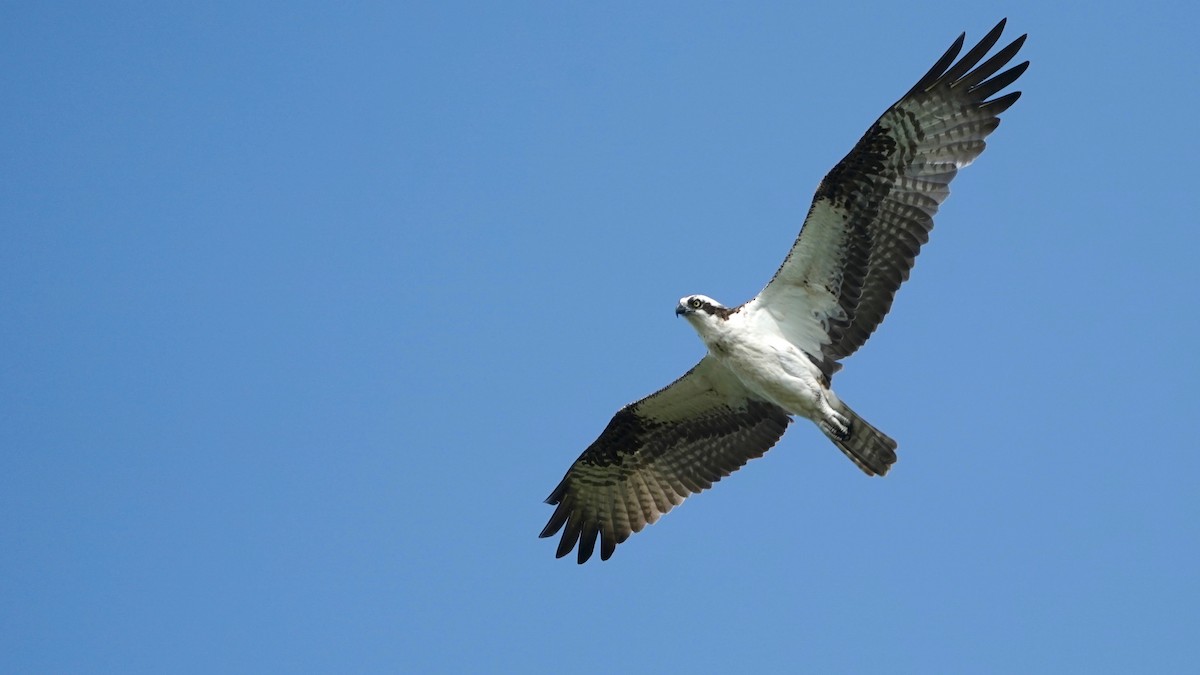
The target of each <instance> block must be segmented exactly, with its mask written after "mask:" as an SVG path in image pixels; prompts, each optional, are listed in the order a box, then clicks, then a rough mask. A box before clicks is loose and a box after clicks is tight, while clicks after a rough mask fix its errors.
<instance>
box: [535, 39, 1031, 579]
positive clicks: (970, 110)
mask: <svg viewBox="0 0 1200 675" xmlns="http://www.w3.org/2000/svg"><path fill="white" fill-rule="evenodd" d="M1004 23H1005V22H1004V21H1001V22H1000V23H999V24H997V25H996V27H995V28H993V29H992V30H991V32H989V33H988V34H987V35H986V36H985V37H984V38H983V40H981V41H980V42H979V44H977V45H976V46H975V47H974V48H973V49H971V50H970V51H969V52H967V53H966V54H965V55H964V56H963V57H962V58H961V59H959V60H958V61H957V62H955V58H956V57H957V56H958V54H959V52H960V51H961V50H962V47H963V40H964V38H965V37H966V36H965V34H963V35H959V37H958V39H957V40H955V42H954V44H953V45H951V47H950V49H948V50H947V51H946V53H945V54H943V55H942V57H941V58H940V59H938V60H937V63H935V64H934V65H933V67H932V68H930V69H929V72H927V73H926V74H925V76H924V77H922V78H921V79H920V80H919V81H918V82H917V84H916V85H915V86H913V88H912V89H910V90H909V91H908V93H907V94H905V95H904V96H903V97H902V98H901V99H900V100H899V101H897V102H896V103H895V104H894V105H892V107H890V108H888V109H887V111H886V112H884V113H883V116H881V117H880V118H879V119H878V120H877V121H876V122H875V124H874V125H872V126H871V128H870V129H868V130H867V133H866V134H865V135H864V136H863V137H862V138H861V139H860V140H859V141H858V144H857V145H855V146H854V149H853V150H851V151H850V154H848V155H846V157H845V158H844V159H842V161H841V162H839V163H838V164H837V166H835V167H833V170H832V171H830V172H829V173H828V174H827V175H826V176H825V178H824V179H823V180H822V181H821V183H820V185H819V186H818V187H817V191H816V195H815V196H814V198H813V203H812V206H811V207H810V208H809V210H808V216H807V217H806V218H805V219H804V225H803V227H801V229H800V235H799V236H798V237H797V238H796V242H795V244H793V245H792V249H791V251H790V252H789V253H788V255H787V258H786V259H784V261H783V265H782V266H780V268H779V270H778V271H777V272H776V273H775V276H774V277H773V278H772V279H771V281H770V282H769V283H768V284H767V285H766V287H765V288H764V289H763V290H762V292H760V293H759V294H758V295H757V296H756V297H755V298H754V299H752V300H750V301H749V302H747V303H745V304H743V305H739V306H737V307H733V308H727V307H725V306H724V305H722V304H721V303H719V302H717V301H716V300H713V299H712V298H709V297H706V296H703V295H689V296H687V297H685V298H682V299H681V300H680V301H679V304H678V305H677V306H676V308H675V313H676V314H677V315H679V316H682V317H684V318H685V319H687V321H688V323H690V324H691V325H692V327H693V328H695V329H696V332H697V333H699V334H700V339H701V340H703V341H704V345H705V346H706V347H707V348H708V353H707V354H706V355H705V356H704V358H702V359H700V362H699V363H698V364H696V366H695V367H693V368H692V369H691V370H690V371H688V372H687V374H685V375H684V376H683V377H681V378H679V379H678V380H676V381H675V382H673V383H672V384H670V385H669V386H667V387H666V388H664V389H662V390H660V391H658V392H657V393H654V394H651V395H650V396H648V397H646V398H644V399H642V400H640V401H638V402H636V403H631V404H630V405H627V406H625V407H624V408H622V409H621V410H619V411H618V412H617V414H616V415H614V416H613V418H612V421H611V422H609V423H608V426H607V427H606V428H605V429H604V431H603V433H601V434H600V437H599V438H597V439H596V441H595V442H594V443H592V444H591V445H590V446H588V448H587V450H584V452H583V454H582V455H580V457H579V459H577V460H576V461H575V463H574V464H573V465H571V468H570V469H569V470H568V471H567V474H566V476H565V477H563V479H562V482H560V483H559V484H558V487H556V488H554V491H553V492H552V493H550V497H549V498H547V499H546V502H547V503H548V504H552V505H555V506H556V508H555V509H554V514H553V515H551V516H550V522H548V523H547V524H546V527H545V528H544V529H543V530H542V532H541V535H540V536H542V537H551V536H554V535H555V534H556V533H557V532H558V531H559V530H563V535H562V539H561V541H560V542H559V544H558V551H557V556H558V557H559V558H561V557H563V556H565V555H566V554H568V553H570V551H571V549H573V548H575V546H576V545H578V547H579V553H578V561H579V562H580V563H583V562H586V561H587V560H588V558H590V557H591V556H592V553H593V551H594V550H595V547H596V539H597V537H599V539H600V557H601V559H604V560H607V559H608V558H609V557H610V556H612V554H613V551H614V550H616V547H617V544H619V543H621V542H623V541H625V540H626V539H628V538H629V535H631V534H633V533H634V532H639V531H641V530H642V528H644V527H645V526H646V525H648V524H650V523H653V522H655V521H656V520H658V518H659V517H660V516H662V515H663V514H665V513H666V512H668V511H670V510H671V508H672V507H673V506H676V505H678V504H680V503H681V502H683V500H684V499H685V498H687V496H688V495H690V494H692V493H697V492H700V491H701V490H705V489H707V488H709V487H712V484H713V483H715V482H717V481H719V480H720V479H721V478H722V477H724V476H728V475H729V474H731V473H733V472H734V471H736V470H737V469H738V468H740V467H741V466H742V465H744V464H745V463H746V462H748V461H749V460H751V459H754V458H756V457H761V456H762V455H763V454H764V453H766V451H767V450H768V449H770V448H771V446H773V445H775V443H776V442H777V441H778V440H779V438H780V437H781V436H783V432H784V431H785V430H786V429H787V426H788V424H789V423H790V422H791V416H792V415H799V416H800V417H804V418H807V419H809V420H812V421H813V422H815V423H816V425H817V426H818V427H819V428H820V429H821V431H822V432H824V434H825V435H826V436H827V437H828V438H829V440H831V441H833V444H834V445H835V446H837V448H838V449H839V450H841V451H842V452H843V453H845V454H846V456H847V457H849V458H850V459H851V460H852V461H853V462H854V463H855V464H856V465H857V466H858V468H860V469H862V470H863V471H864V472H865V473H867V474H868V475H871V476H882V475H884V474H886V473H887V471H888V469H889V468H890V467H891V465H892V464H893V463H895V461H896V441H894V440H892V439H891V438H889V437H888V436H887V435H886V434H884V433H883V432H881V431H880V430H878V429H876V428H875V427H873V426H871V425H870V424H869V423H868V422H867V421H866V420H864V419H863V418H862V417H859V415H858V414H857V413H855V412H854V411H853V410H851V409H850V407H849V406H847V405H846V404H845V403H843V402H842V401H841V399H839V398H838V397H837V395H836V394H834V393H833V390H832V389H830V380H831V379H832V377H833V374H834V373H835V372H837V371H838V369H839V368H841V364H840V363H839V361H841V360H842V359H844V358H846V357H847V356H849V355H851V354H853V353H854V352H855V350H857V349H858V348H859V347H861V346H862V345H863V343H864V342H866V341H867V338H868V337H870V335H871V333H872V332H874V330H875V329H876V327H878V326H879V323H880V322H881V321H882V320H883V317H884V315H885V314H887V312H888V309H889V308H890V307H891V305H892V298H893V297H894V296H895V294H896V290H897V289H898V288H899V287H900V284H901V283H902V282H903V281H904V280H905V279H907V278H908V274H909V270H911V269H912V266H913V262H914V260H915V259H916V256H917V253H918V252H919V251H920V249H921V245H922V244H924V243H925V242H926V241H927V240H928V239H929V232H930V230H931V229H932V228H933V216H934V214H936V213H937V210H938V206H939V205H940V204H941V203H942V202H943V201H944V200H945V199H946V197H947V196H949V194H950V190H949V187H948V186H949V184H950V181H951V180H953V178H954V176H955V174H956V173H957V172H958V170H959V169H960V168H962V167H964V166H967V165H968V164H970V163H971V162H972V161H974V160H975V158H976V157H978V156H979V154H980V153H981V152H983V148H984V138H986V137H987V135H988V134H990V133H991V132H992V131H994V130H995V129H996V127H997V126H998V125H999V124H1000V119H999V117H998V115H999V114H1000V113H1002V112H1004V111H1005V110H1007V109H1008V108H1009V106H1011V105H1012V104H1013V103H1015V102H1016V101H1017V99H1018V98H1019V97H1020V95H1021V92H1019V91H1014V92H1011V93H1007V94H1004V95H1003V96H998V97H996V98H992V96H993V95H995V94H996V93H997V92H999V91H1000V90H1002V89H1004V88H1005V87H1007V86H1008V85H1010V84H1012V83H1013V81H1015V80H1016V79H1017V78H1018V77H1020V76H1021V74H1022V73H1024V72H1025V69H1026V68H1027V67H1028V66H1029V62H1028V61H1025V62H1023V63H1020V64H1018V65H1016V66H1013V67H1012V68H1009V69H1008V70H1005V71H1004V72H1002V73H1000V74H998V75H997V74H996V73H997V72H998V71H999V70H1000V69H1001V68H1004V67H1005V66H1007V65H1008V63H1009V62H1010V61H1011V60H1012V58H1013V57H1014V56H1015V55H1016V53H1017V51H1018V50H1020V48H1021V45H1022V44H1023V43H1024V42H1025V36H1024V35H1022V36H1021V37H1019V38H1017V39H1016V40H1014V41H1013V42H1012V43H1010V44H1009V45H1008V46H1006V47H1004V48H1003V49H1001V50H999V51H998V52H996V54H995V55H994V56H992V57H991V58H989V59H987V60H986V61H983V62H982V63H980V61H981V60H982V59H983V57H984V55H986V54H987V53H988V51H989V50H991V48H992V47H993V46H994V45H995V44H996V42H997V40H999V39H1000V33H1001V32H1002V31H1003V30H1004Z"/></svg>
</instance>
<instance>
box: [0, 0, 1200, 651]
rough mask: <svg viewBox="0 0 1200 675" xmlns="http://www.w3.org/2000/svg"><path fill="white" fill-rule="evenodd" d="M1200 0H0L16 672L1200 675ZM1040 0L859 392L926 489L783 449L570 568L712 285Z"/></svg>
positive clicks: (900, 467) (3, 321)
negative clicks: (911, 95) (582, 527)
mask: <svg viewBox="0 0 1200 675" xmlns="http://www.w3.org/2000/svg"><path fill="white" fill-rule="evenodd" d="M1185 4H1186V3H1161V4H1156V3H1120V4H1106V3H1103V2H1102V3H1095V2H1073V3H1043V2H1010V3H1001V4H997V3H977V2H962V3H950V4H947V3H934V2H916V3H913V2H905V3H890V4H886V5H885V4H877V3H861V4H860V3H852V2H845V3H769V4H760V3H736V4H735V3H696V2H687V3H646V2H637V3H604V4H591V5H583V4H564V3H550V2H545V3H480V4H453V3H401V4H400V5H399V6H397V5H396V4H394V3H381V4H374V5H373V4H355V5H353V6H338V5H335V4H333V3H330V4H328V5H321V4H301V3H279V4H267V3H256V4H253V5H252V6H251V5H248V4H242V3H206V4H203V5H199V6H191V7H189V6H179V7H174V8H168V7H165V6H161V5H159V4H156V3H145V4H138V3H121V4H117V3H111V4H108V3H106V5H107V6H103V7H102V6H100V4H99V3H81V4H78V5H69V4H66V3H25V4H24V5H21V4H16V3H10V4H6V5H5V6H4V8H3V9H0V91H2V92H3V101H4V104H3V105H2V106H0V128H2V129H3V132H0V218H2V220H3V228H2V237H3V238H2V239H0V354H2V355H3V356H2V357H0V364H2V372H0V415H2V417H3V420H2V423H0V670H4V671H6V672H104V671H108V672H122V673H130V672H319V671H323V672H344V671H358V672H364V671H375V672H379V671H390V672H397V671H409V672H435V671H458V672H481V671H499V670H510V671H512V672H610V671H614V670H621V671H626V672H666V671H676V670H684V669H686V670H695V671H701V672H783V671H789V672H792V671H797V670H801V671H809V672H825V673H832V672H880V671H890V672H1066V671H1073V672H1172V671H1173V672H1179V671H1183V670H1186V669H1188V668H1189V667H1195V665H1196V657H1195V653H1194V650H1192V649H1191V645H1192V644H1193V643H1194V642H1195V639H1196V635H1197V634H1198V630H1200V609H1198V607H1197V599H1198V597H1200V576H1198V573H1197V561H1198V560H1200V526H1198V525H1197V521H1198V517H1200V498H1198V496H1197V474H1198V472H1200V444H1198V443H1197V434H1196V425H1197V418H1198V416H1200V405H1198V403H1200V399H1198V397H1197V394H1196V390H1195V380H1196V378H1197V375H1198V368H1197V365H1198V364H1197V356H1196V345H1198V344H1200V330H1198V327H1197V319H1196V309H1197V300H1196V295H1195V293H1196V289H1197V286H1198V282H1200V273H1198V272H1197V269H1196V267H1195V262H1196V251H1197V249H1198V247H1200V235H1198V234H1197V220H1198V218H1197V213H1198V212H1200V208H1198V207H1200V203H1198V202H1200V200H1198V198H1197V191H1196V178H1197V175H1198V174H1197V156H1198V153H1197V151H1198V150H1200V147H1198V145H1200V144H1198V143H1197V132H1196V126H1197V125H1196V119H1197V110H1198V108H1200V95H1198V94H1197V86H1196V85H1197V73H1198V72H1200V52H1198V50H1197V47H1196V41H1195V34H1194V28H1195V26H1196V25H1197V21H1198V20H1200V16H1198V15H1197V11H1196V10H1195V8H1194V6H1192V7H1189V8H1186V9H1184V8H1183V7H1184V6H1185ZM1168 7H1176V8H1172V9H1168ZM1004 15H1007V16H1008V17H1009V29H1008V34H1009V36H1010V37H1016V36H1017V35H1019V34H1020V33H1022V32H1028V33H1029V34H1030V38H1029V42H1028V43H1027V45H1026V47H1025V49H1024V50H1023V52H1022V57H1023V58H1028V59H1030V60H1032V62H1033V65H1032V67H1031V68H1030V69H1029V71H1028V73H1027V74H1026V75H1025V76H1024V77H1022V79H1021V80H1020V81H1019V87H1017V88H1020V89H1021V90H1023V91H1024V92H1025V94H1024V97H1023V98H1022V100H1021V101H1020V102H1019V103H1018V104H1017V105H1016V106H1015V107H1014V108H1012V109H1011V110H1010V111H1009V112H1008V113H1007V114H1006V115H1005V117H1004V123H1003V124H1002V125H1001V127H1000V129H999V130H998V131H997V132H996V133H995V134H994V135H993V136H992V137H991V138H990V139H989V142H990V149H989V150H988V151H987V152H986V153H985V154H984V155H983V156H982V157H981V158H980V160H979V161H978V162H977V163H976V164H975V165H974V166H972V167H971V168H969V169H967V170H965V171H964V172H963V173H962V174H961V175H960V177H959V179H958V180H957V181H956V182H955V183H954V185H953V196H952V197H951V199H950V200H949V201H948V202H947V204H946V205H945V207H944V208H943V210H942V212H941V214H940V216H939V218H938V227H937V228H936V229H935V231H934V236H933V238H932V241H931V243H930V244H929V245H928V246H927V247H926V248H925V250H924V251H923V254H922V256H921V258H920V261H919V264H918V265H917V268H916V270H915V272H914V275H913V278H912V280H911V281H910V283H909V284H907V285H906V286H905V288H904V290H902V291H901V292H900V294H899V297H898V300H897V302H896V305H895V306H894V308H893V312H892V314H891V315H890V317H889V319H888V321H886V322H885V323H884V325H883V327H882V328H881V329H880V330H879V331H878V332H877V333H876V335H875V337H874V338H873V339H872V341H871V342H870V343H869V344H868V345H867V347H866V348H865V349H864V350H863V351H861V352H860V353H859V354H857V355H855V356H854V357H853V358H851V359H849V360H848V361H847V363H846V369H845V370H844V371H843V372H842V373H841V374H840V375H839V376H838V378H837V380H836V385H837V389H838V391H839V393H840V394H841V396H842V398H843V399H845V400H846V401H847V402H849V403H850V404H851V405H853V406H854V408H855V409H856V410H858V411H859V412H860V413H862V414H863V415H864V417H866V418H867V419H868V420H870V421H871V422H872V423H874V424H875V425H876V426H878V427H880V428H881V429H883V430H885V431H886V432H888V433H889V434H890V435H892V436H894V437H895V438H896V439H898V440H899V441H900V462H899V463H898V464H897V465H896V467H895V469H894V470H893V472H892V473H891V474H890V475H889V476H888V477H887V478H885V479H867V478H866V477H864V476H863V475H862V474H861V473H860V472H859V471H858V470H857V469H856V468H855V467H854V466H853V465H852V464H851V463H850V462H848V461H847V460H846V459H845V458H844V457H843V456H842V455H841V454H840V453H838V452H837V451H836V450H835V449H834V448H833V447H832V446H831V445H830V444H829V443H828V441H826V440H825V439H824V438H823V437H822V436H821V434H820V433H819V432H818V431H817V430H816V429H815V428H814V427H812V425H810V424H808V423H800V424H796V425H794V426H793V428H792V429H791V431H790V432H789V433H788V434H787V435H786V436H785V438H784V440H783V441H782V442H781V443H780V444H779V445H778V446H776V448H775V449H774V450H772V451H771V452H770V453H769V454H768V455H767V456H766V457H765V458H764V459H762V460H757V461H755V462H752V463H751V464H750V465H748V466H747V467H746V468H744V469H743V470H742V471H741V472H739V473H738V474H736V475H735V476H733V477H732V478H730V479H728V480H726V481H724V482H722V483H721V484H720V485H718V486H717V487H716V488H715V489H714V490H712V491H711V492H706V493H704V494H702V495H700V496H698V497H694V498H692V499H691V500H689V501H688V502H687V503H686V504H685V505H684V506H683V507H681V508H679V509H678V510H677V511H675V512H672V513H671V514H670V515H669V516H667V517H666V518H664V519H663V520H662V521H661V522H660V523H658V524H656V525H654V526H652V527H651V528H649V529H648V530H647V531H645V532H643V533H641V534H639V535H636V536H634V537H633V538H632V539H631V540H630V541H628V542H627V543H626V544H624V545H622V546H621V547H620V548H619V549H618V551H617V554H616V555H615V556H614V558H613V559H612V560H610V561H608V562H606V563H600V562H599V561H596V562H595V563H591V564H588V565H586V566H583V567H579V566H577V565H575V564H574V563H573V562H571V561H569V560H555V559H554V555H553V554H554V545H555V544H554V542H553V541H547V540H539V539H537V538H536V535H537V533H538V531H539V530H540V529H541V527H542V525H543V524H544V522H545V521H546V519H547V518H548V517H549V515H550V512H551V508H550V507H548V506H546V505H544V504H542V503H541V500H542V499H543V498H545V496H546V495H547V494H548V493H549V492H550V490H551V489H552V488H553V487H554V485H555V484H556V483H557V481H558V480H559V479H560V478H561V476H562V474H563V472H564V471H565V470H566V469H567V467H568V466H569V465H570V463H571V462H572V461H573V460H574V459H575V457H576V456H577V455H578V453H579V452H580V451H581V450H582V449H583V448H584V447H585V446H586V445H587V444H588V443H589V442H591V441H592V440H593V439H594V438H595V436H596V435H597V434H598V433H599V432H600V430H601V429H602V428H603V426H604V425H605V424H606V423H607V421H608V419H609V417H610V416H611V415H612V413H613V412H615V411H616V410H617V408H618V407H619V406H621V405H623V404H625V403H627V402H629V401H632V400H635V399H637V398H640V397H641V396H643V395H645V394H647V393H649V392H651V391H653V390H655V389H657V388H659V387H661V386H662V385H664V384H666V383H667V382H669V381H670V380H671V379H673V378H675V377H676V376H678V375H679V374H681V373H682V372H684V371H685V370H686V369H687V368H689V367H690V366H691V365H692V364H693V363H694V362H695V361H696V360H697V359H698V358H699V357H700V355H701V353H702V350H703V347H702V345H701V344H700V342H699V340H698V339H697V337H696V336H695V334H694V333H693V331H692V330H691V329H690V328H689V327H688V326H687V325H686V323H684V322H682V321H679V320H677V319H676V318H675V317H674V315H673V309H674V306H675V302H676V300H677V299H678V298H679V297H680V296H682V295H685V294H690V293H705V294H707V295H711V296H713V297H715V298H717V299H719V300H722V301H724V302H725V303H726V304H730V305H732V304H736V303H740V302H742V301H744V300H746V299H748V298H750V297H752V296H753V295H754V294H755V293H757V291H758V290H759V288H760V287H761V286H762V285H763V284H764V283H765V282H766V280H767V279H768V278H769V277H770V275H771V273H772V272H773V271H774V269H775V267H776V266H777V265H778V263H779V262H780V260H781V259H782V258H783V255H784V253H785V252H786V250H787V248H788V246H789V245H790V244H791V242H792V239H793V238H794V236H795V234H796V231H797V230H798V228H799V225H800V222H801V219H802V217H803V215H804V213H805V211H806V209H807V207H808V203H809V200H810V198H811V195H812V192H813V189H814V188H815V187H816V184H817V182H818V181H819V180H820V178H821V176H822V175H823V174H824V173H825V172H826V171H827V170H828V169H829V168H831V167H832V166H833V165H834V163H835V162H836V161H837V160H838V159H840V158H841V157H842V155H843V154H845V153H846V152H847V151H848V150H849V149H850V148H851V147H852V145H853V143H854V142H855V141H856V140H857V139H858V137H859V136H860V135H861V134H862V132H863V131H864V130H865V129H866V128H867V127H868V125H870V123H871V122H872V121H873V120H874V119H875V118H876V117H877V116H878V115H879V114H880V113H881V112H882V111H883V110H884V109H885V108H886V107H887V106H888V105H889V104H890V103H891V102H892V101H893V100H895V99H896V98H897V97H899V96H900V95H901V94H902V93H903V92H904V91H906V90H907V89H908V87H909V86H911V85H912V83H913V82H915V81H916V79H917V78H918V77H919V76H920V75H921V74H922V73H924V72H925V70H926V69H927V68H928V67H929V66H930V65H931V64H932V63H933V61H934V60H935V59H936V58H937V57H938V56H939V55H940V54H941V53H942V51H943V50H944V49H945V48H946V47H947V46H949V44H950V42H951V41H952V40H953V39H954V38H955V37H956V36H957V35H958V33H959V32H960V31H963V30H966V31H967V32H968V43H973V42H974V41H975V40H976V39H978V38H979V37H981V36H982V35H983V34H984V33H985V32H986V31H987V30H988V29H989V28H990V27H991V26H992V25H993V24H994V23H995V21H996V20H998V19H999V18H1000V17H1001V16H1004Z"/></svg>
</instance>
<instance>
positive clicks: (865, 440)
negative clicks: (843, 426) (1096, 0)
mask: <svg viewBox="0 0 1200 675" xmlns="http://www.w3.org/2000/svg"><path fill="white" fill-rule="evenodd" d="M835 409H836V410H837V411H838V412H839V413H841V414H842V415H844V416H845V417H846V419H847V420H848V421H849V422H850V431H849V433H847V434H845V435H843V436H841V437H839V436H837V435H834V434H832V433H829V432H828V431H826V432H825V435H826V436H829V440H831V441H833V444H834V445H836V446H837V447H838V450H841V451H842V452H844V453H846V456H847V457H849V458H850V459H851V460H852V461H853V462H854V463H855V464H857V465H858V468H860V469H862V470H863V471H864V472H866V474H867V475H869V476H882V475H884V474H886V473H887V472H888V469H890V468H892V465H893V464H895V463H896V441H894V440H892V439H891V437H889V436H888V435H887V434H885V433H883V432H882V431H880V430H878V429H876V428H875V427H873V426H871V424H870V422H867V421H866V420H864V419H863V418H861V417H859V416H858V413H856V412H854V411H853V410H851V409H850V406H848V405H846V404H845V403H842V402H841V401H838V402H837V405H836V406H835ZM823 428H824V427H822V429H823Z"/></svg>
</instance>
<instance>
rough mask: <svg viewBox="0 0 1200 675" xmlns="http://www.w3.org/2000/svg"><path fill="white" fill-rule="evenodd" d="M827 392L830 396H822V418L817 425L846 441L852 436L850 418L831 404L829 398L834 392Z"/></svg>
mask: <svg viewBox="0 0 1200 675" xmlns="http://www.w3.org/2000/svg"><path fill="white" fill-rule="evenodd" d="M826 393H828V394H829V396H825V395H823V396H821V405H820V408H821V419H820V420H818V421H817V425H818V426H820V427H821V431H824V432H825V433H826V434H828V435H829V436H831V437H833V438H836V439H838V440H839V441H844V440H846V439H848V438H850V418H848V417H846V416H845V415H843V414H841V413H840V412H838V411H837V410H835V409H834V407H833V406H832V405H831V404H830V402H829V398H830V396H832V395H833V392H826ZM835 400H836V397H835Z"/></svg>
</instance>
